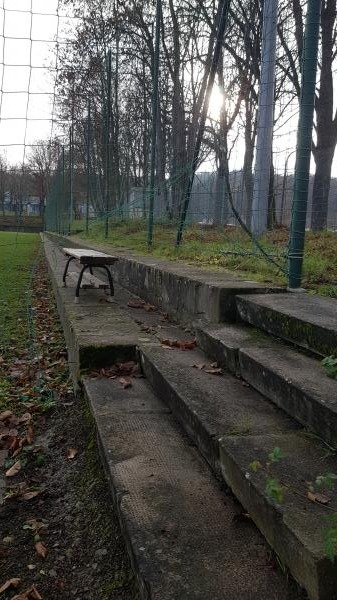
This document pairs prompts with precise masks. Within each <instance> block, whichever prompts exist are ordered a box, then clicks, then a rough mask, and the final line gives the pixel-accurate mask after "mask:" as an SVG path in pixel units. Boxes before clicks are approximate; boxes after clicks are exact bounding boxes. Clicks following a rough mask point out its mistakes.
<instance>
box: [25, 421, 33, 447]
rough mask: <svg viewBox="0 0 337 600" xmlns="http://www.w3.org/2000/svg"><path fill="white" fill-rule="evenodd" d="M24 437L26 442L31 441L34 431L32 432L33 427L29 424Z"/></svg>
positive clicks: (29, 442) (30, 442)
mask: <svg viewBox="0 0 337 600" xmlns="http://www.w3.org/2000/svg"><path fill="white" fill-rule="evenodd" d="M26 438H27V444H32V443H33V439H34V432H33V427H32V426H31V425H29V426H28V429H27V435H26Z"/></svg>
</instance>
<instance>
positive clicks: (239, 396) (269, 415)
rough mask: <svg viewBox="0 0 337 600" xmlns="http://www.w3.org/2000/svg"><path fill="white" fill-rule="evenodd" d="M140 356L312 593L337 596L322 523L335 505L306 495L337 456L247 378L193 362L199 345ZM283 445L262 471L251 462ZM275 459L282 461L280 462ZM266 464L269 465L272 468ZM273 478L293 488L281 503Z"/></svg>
mask: <svg viewBox="0 0 337 600" xmlns="http://www.w3.org/2000/svg"><path fill="white" fill-rule="evenodd" d="M140 353H141V364H142V367H143V369H144V373H145V374H146V376H147V378H148V379H149V381H150V383H151V384H152V386H153V388H154V389H155V391H156V392H157V393H158V394H160V397H161V398H162V399H164V400H165V402H166V403H167V404H168V406H169V407H170V408H171V409H172V411H173V413H174V414H175V415H176V417H177V418H178V420H179V421H180V423H181V424H182V425H183V427H184V428H185V430H186V432H187V433H188V434H189V436H190V437H191V439H192V440H193V441H194V442H195V443H196V445H197V446H198V448H199V449H200V451H201V452H202V454H203V455H204V456H205V458H206V459H207V461H208V462H209V464H210V465H211V466H212V467H213V469H214V470H215V472H216V473H219V472H220V474H221V476H222V477H223V479H224V480H225V482H226V483H227V484H228V485H229V486H230V488H231V489H232V490H233V492H234V494H235V495H236V497H237V498H239V500H240V502H241V503H242V504H243V506H244V507H245V509H246V510H247V511H248V512H249V514H250V515H251V517H252V519H253V520H254V521H255V523H256V524H257V525H258V527H259V529H260V530H261V532H262V533H263V534H264V535H265V537H266V539H267V540H268V542H269V543H270V544H271V546H272V547H273V548H274V550H275V551H276V552H277V554H278V555H279V556H280V558H281V560H282V561H283V562H284V563H285V564H286V565H287V566H288V567H289V569H290V571H291V573H292V574H293V576H294V577H295V579H297V581H298V582H299V583H300V584H301V585H303V587H305V589H306V590H307V593H308V595H309V597H310V598H311V599H313V600H318V599H319V600H332V599H336V598H337V570H336V567H335V565H333V563H331V562H330V561H329V560H328V559H327V558H326V556H325V552H324V545H323V530H324V529H325V527H326V517H327V516H329V515H330V514H331V513H330V509H331V508H332V507H333V506H336V504H337V493H336V492H333V497H332V499H331V504H329V509H328V510H327V508H326V507H324V506H322V505H319V504H317V503H314V502H310V501H309V500H308V498H307V492H308V483H307V482H309V481H314V480H315V478H316V477H317V476H319V475H322V474H323V473H329V472H334V471H335V467H336V464H335V463H336V461H335V458H334V457H329V456H328V457H327V456H326V454H327V453H326V448H325V447H323V446H322V445H321V444H320V443H319V442H318V441H317V440H314V439H312V438H310V437H308V436H307V435H306V434H305V433H304V432H303V430H300V429H299V428H298V427H297V426H296V424H295V422H294V421H293V420H291V419H290V418H288V417H287V416H286V415H285V414H284V413H283V412H282V411H280V410H278V409H277V407H275V406H274V405H273V404H272V403H270V402H268V400H266V399H264V398H263V397H262V396H261V395H260V394H258V393H257V392H255V391H254V390H252V389H250V388H247V387H245V386H244V385H242V382H241V381H239V380H237V379H236V378H234V377H232V376H231V375H230V374H226V373H225V374H224V375H223V376H222V377H217V376H215V375H208V374H207V373H205V371H203V370H199V369H196V368H193V367H192V365H193V363H198V364H199V363H201V362H205V356H204V355H203V354H202V353H200V352H199V351H193V352H191V353H188V352H182V351H169V350H166V349H163V348H160V347H158V346H154V345H153V346H151V345H148V346H147V347H146V348H141V350H140ZM275 447H279V448H281V450H282V451H283V453H284V454H285V458H283V459H281V460H280V461H279V463H277V464H276V465H273V466H272V467H268V466H266V467H265V468H261V469H259V470H258V472H257V473H253V472H252V471H250V468H249V465H250V463H251V462H253V461H255V460H257V461H259V462H260V463H261V465H266V463H267V462H270V461H269V459H268V454H269V453H270V452H271V451H272V450H273V448H275ZM274 467H275V468H274ZM266 470H267V472H266ZM269 478H272V479H277V480H279V481H280V482H282V486H284V489H285V490H286V493H285V497H284V501H283V502H282V503H281V504H278V503H276V502H275V501H274V500H272V499H271V498H270V497H269V496H268V494H267V492H266V485H267V480H268V479H269Z"/></svg>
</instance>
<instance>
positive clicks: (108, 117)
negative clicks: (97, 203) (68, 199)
mask: <svg viewBox="0 0 337 600" xmlns="http://www.w3.org/2000/svg"><path fill="white" fill-rule="evenodd" d="M110 127H111V50H109V52H108V61H107V106H106V134H105V135H106V165H105V231H104V237H105V238H107V237H108V234H109V209H110V144H111V139H110V137H111V133H110Z"/></svg>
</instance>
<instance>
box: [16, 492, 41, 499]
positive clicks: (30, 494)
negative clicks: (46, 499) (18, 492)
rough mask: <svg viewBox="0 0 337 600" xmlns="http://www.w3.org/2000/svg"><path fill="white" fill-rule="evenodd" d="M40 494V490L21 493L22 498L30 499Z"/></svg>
mask: <svg viewBox="0 0 337 600" xmlns="http://www.w3.org/2000/svg"><path fill="white" fill-rule="evenodd" d="M40 494H41V490H33V491H32V492H25V493H24V494H22V496H21V498H22V500H32V499H33V498H36V496H39V495H40Z"/></svg>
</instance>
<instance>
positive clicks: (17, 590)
mask: <svg viewBox="0 0 337 600" xmlns="http://www.w3.org/2000/svg"><path fill="white" fill-rule="evenodd" d="M32 307H33V308H32V310H31V311H30V314H31V328H30V331H31V336H30V339H28V340H27V349H26V350H23V351H20V352H19V353H18V351H16V349H15V347H16V343H15V340H13V343H12V346H11V348H10V349H9V351H8V353H6V354H5V355H4V356H2V357H0V359H1V360H0V379H1V377H2V378H4V377H7V378H8V381H9V382H10V385H9V387H6V395H7V397H6V398H5V405H4V402H2V404H1V409H0V413H1V411H2V415H3V412H4V409H9V410H10V412H12V413H13V414H12V416H9V417H8V418H7V419H6V418H3V416H2V417H1V414H0V426H1V427H0V465H1V466H0V496H1V495H2V497H3V501H2V504H1V505H0V573H1V579H0V591H1V588H2V586H3V585H4V584H5V583H6V582H7V581H9V580H11V579H12V578H18V579H19V580H20V581H19V582H18V581H14V582H13V584H14V585H11V586H9V587H8V588H7V589H6V590H5V591H4V592H3V593H2V594H1V598H2V599H4V600H7V599H8V600H9V599H13V598H16V599H17V600H29V599H34V598H35V599H38V598H42V599H43V600H47V599H48V600H54V599H55V600H56V599H58V600H59V599H61V600H62V599H67V600H69V599H71V598H74V599H75V600H108V599H111V600H136V598H138V595H137V591H136V584H135V581H134V578H133V575H132V571H131V568H130V563H129V560H128V555H127V552H126V548H125V545H124V542H123V538H122V535H121V531H120V527H119V523H118V519H117V516H116V513H115V511H114V508H113V504H112V498H111V494H110V490H109V488H108V484H107V481H106V479H105V475H104V472H103V470H102V467H101V463H100V459H99V452H98V449H97V446H96V437H95V430H94V426H93V423H92V421H91V418H90V412H89V409H88V407H87V405H86V403H85V401H84V399H83V398H82V397H81V396H76V397H75V396H74V394H73V392H72V388H71V384H70V379H69V373H68V366H67V356H66V351H65V342H64V339H63V336H62V332H61V327H60V323H59V318H58V315H57V311H56V306H55V302H54V298H53V296H52V292H51V289H50V286H49V283H48V274H47V270H46V265H45V263H44V262H43V263H41V265H40V267H39V269H38V275H37V276H36V277H35V279H34V283H33V294H32ZM18 346H19V344H18ZM2 400H4V399H3V398H2ZM23 415H24V416H23ZM17 464H19V468H20V470H19V472H18V473H17V475H15V476H9V475H8V471H9V470H10V469H11V468H12V467H14V470H15V468H17V467H15V465H17ZM6 472H7V476H6V475H5V473H6Z"/></svg>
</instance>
